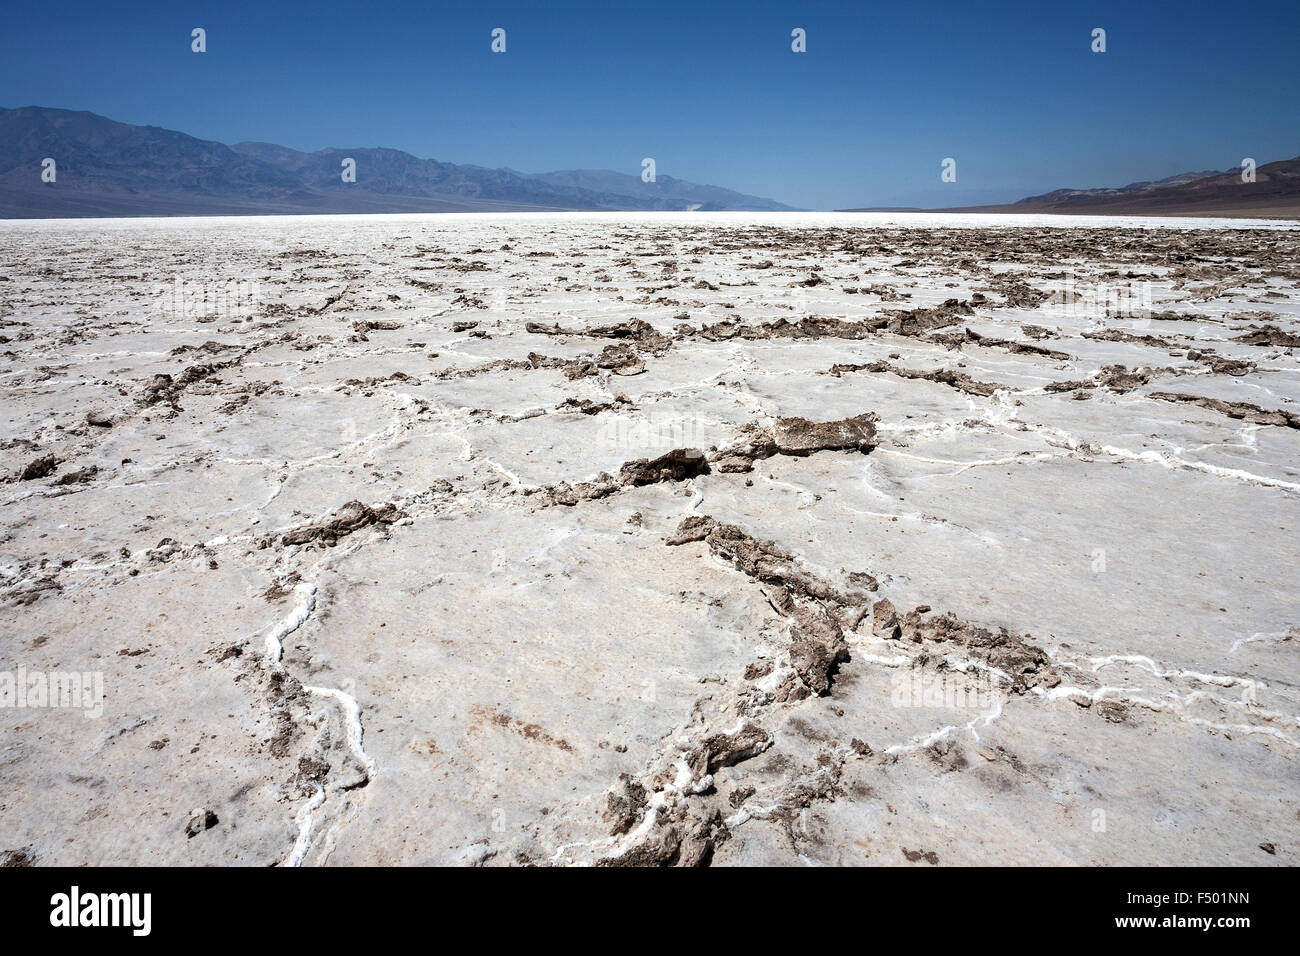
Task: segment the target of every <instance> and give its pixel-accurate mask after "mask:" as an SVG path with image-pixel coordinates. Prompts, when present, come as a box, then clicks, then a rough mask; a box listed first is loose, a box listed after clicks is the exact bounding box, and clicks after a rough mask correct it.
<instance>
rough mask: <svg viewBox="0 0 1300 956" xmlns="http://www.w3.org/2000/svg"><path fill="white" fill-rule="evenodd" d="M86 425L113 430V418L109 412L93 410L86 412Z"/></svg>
mask: <svg viewBox="0 0 1300 956" xmlns="http://www.w3.org/2000/svg"><path fill="white" fill-rule="evenodd" d="M86 424H87V425H93V426H94V427H95V428H112V427H113V418H112V416H111V415H109V414H108V413H107V412H101V411H99V410H98V409H92V410H91V411H89V412H86Z"/></svg>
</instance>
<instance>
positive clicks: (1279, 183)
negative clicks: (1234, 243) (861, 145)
mask: <svg viewBox="0 0 1300 956" xmlns="http://www.w3.org/2000/svg"><path fill="white" fill-rule="evenodd" d="M1254 172H1255V178H1254V181H1253V182H1245V181H1243V179H1242V169H1241V167H1240V166H1237V167H1234V168H1232V169H1227V170H1224V171H1222V172H1219V171H1217V170H1204V171H1201V172H1188V173H1179V174H1178V175H1176V176H1169V177H1167V178H1165V179H1160V180H1156V181H1154V182H1137V183H1129V184H1128V185H1127V186H1116V187H1110V188H1107V187H1102V188H1093V189H1055V190H1053V191H1051V192H1048V193H1043V194H1042V195H1039V196H1029V197H1027V198H1025V199H1022V200H1020V201H1019V202H1015V203H1010V204H1007V205H1002V206H969V207H966V208H964V209H962V210H960V211H962V212H1010V213H1067V214H1071V213H1074V214H1083V215H1093V216H1222V217H1228V218H1234V217H1251V218H1256V217H1258V218H1287V219H1297V218H1300V156H1297V157H1296V158H1294V159H1281V160H1278V161H1277V162H1272V163H1265V164H1264V165H1262V166H1258V167H1257V168H1256V169H1255V171H1254ZM944 211H954V212H955V211H957V210H944Z"/></svg>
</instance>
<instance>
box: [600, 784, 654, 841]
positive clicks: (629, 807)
mask: <svg viewBox="0 0 1300 956" xmlns="http://www.w3.org/2000/svg"><path fill="white" fill-rule="evenodd" d="M648 799H649V795H648V794H647V793H646V789H645V787H643V786H642V785H641V784H639V783H637V782H636V781H635V780H633V779H632V778H631V777H630V776H629V775H628V774H623V775H622V776H620V777H619V783H618V789H617V790H615V791H613V792H611V793H609V794H608V795H607V796H606V797H605V819H607V820H610V821H611V822H612V827H611V829H610V833H612V834H614V835H615V836H620V835H622V834H624V833H627V832H628V831H629V830H631V829H632V828H633V827H634V826H636V824H637V822H638V821H639V820H640V819H641V817H642V815H643V814H644V813H645V807H646V802H647V801H648Z"/></svg>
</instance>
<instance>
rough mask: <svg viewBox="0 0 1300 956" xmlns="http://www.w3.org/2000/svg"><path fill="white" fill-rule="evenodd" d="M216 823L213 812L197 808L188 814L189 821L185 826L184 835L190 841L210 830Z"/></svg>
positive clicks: (215, 816)
mask: <svg viewBox="0 0 1300 956" xmlns="http://www.w3.org/2000/svg"><path fill="white" fill-rule="evenodd" d="M217 823H218V820H217V815H216V814H215V813H214V812H212V811H211V810H209V809H207V808H206V807H199V808H198V809H197V810H195V811H194V812H193V813H191V814H190V818H189V821H188V822H187V823H186V824H185V835H186V836H187V837H189V838H190V839H191V840H192V839H194V838H195V837H196V836H198V835H199V834H200V833H202V832H203V831H204V830H211V829H212V828H213V827H215V826H216V825H217Z"/></svg>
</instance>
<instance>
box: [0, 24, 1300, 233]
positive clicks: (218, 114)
mask: <svg viewBox="0 0 1300 956" xmlns="http://www.w3.org/2000/svg"><path fill="white" fill-rule="evenodd" d="M193 27H203V28H204V29H205V30H206V31H207V40H208V52H206V53H204V54H195V53H192V52H191V51H190V30H191V29H192V28H193ZM494 27H502V28H504V29H505V30H506V31H507V52H506V53H505V54H493V53H491V51H490V44H491V36H490V34H491V31H492V29H493V28H494ZM795 27H801V28H803V29H804V30H806V31H807V47H808V49H807V52H806V53H802V54H796V53H793V52H791V49H790V42H791V41H790V31H791V30H792V29H793V28H795ZM1094 27H1103V28H1104V29H1106V31H1107V52H1105V53H1104V54H1094V53H1092V52H1091V50H1090V48H1089V47H1090V43H1091V31H1092V29H1093V28H1094ZM1297 49H1300V2H1297V0H1259V2H1252V3H1247V4H1233V3H1228V2H1225V0H1217V2H1200V0H1188V2H1171V0H1166V2H1161V3H1155V2H1142V0H1131V2H1071V0H1061V2H1057V0H1040V2H1031V0H1026V2H987V3H979V2H978V0H967V2H952V3H949V2H938V0H926V2H910V0H892V2H877V0H860V2H844V3H832V2H808V3H801V2H794V0H785V2H780V0H772V2H767V0H749V2H743V3H732V2H714V3H710V2H707V0H697V2H695V3H678V2H671V0H658V2H646V3H635V2H622V0H605V2H598V3H596V2H593V3H577V2H563V0H528V2H515V3H492V2H438V0H424V2H421V3H387V4H385V3H382V2H374V3H369V4H367V3H361V2H352V3H335V2H330V0H324V2H316V3H312V4H309V5H308V4H303V5H297V4H287V3H284V4H281V3H276V2H275V0H260V2H255V3H243V2H221V3H189V2H186V0H172V2H161V3H153V2H136V3H116V2H108V0H96V2H78V0H69V2H63V3H57V4H54V3H32V4H23V5H21V7H16V8H14V9H13V10H11V12H10V13H9V15H8V16H7V17H6V19H5V26H4V31H3V34H0V105H3V106H9V107H14V106H32V105H37V106H57V107H65V108H69V109H86V110H91V111H92V112H96V113H100V114H103V115H105V116H108V117H111V118H112V119H117V120H121V121H123V122H128V123H140V124H152V125H156V126H164V127H168V128H172V129H178V130H182V131H184V132H187V133H190V134H192V135H195V136H199V137H202V138H205V139H215V140H220V141H222V142H227V143H233V142H238V141H240V140H265V141H269V142H274V143H280V144H283V145H286V146H292V147H295V148H298V149H306V150H312V149H319V148H322V147H326V146H337V147H343V148H346V147H350V146H392V147H396V148H399V149H404V150H407V151H408V152H411V153H415V154H416V155H419V156H426V157H433V158H436V159H440V160H446V161H450V162H460V163H475V164H478V165H483V166H508V167H511V168H513V169H518V170H523V171H526V172H542V171H546V170H552V169H572V168H606V169H616V170H620V171H624V172H628V173H632V174H639V173H640V170H641V159H642V157H645V156H652V157H654V158H655V161H656V164H657V168H658V172H659V174H660V175H665V174H667V175H673V176H677V177H679V178H682V179H689V180H693V181H696V182H707V183H713V184H716V185H720V186H727V187H729V188H733V189H739V190H741V191H743V192H748V193H753V194H757V195H763V196H770V197H772V198H775V199H779V200H782V201H784V202H787V203H790V204H792V205H796V206H800V207H804V208H843V207H849V206H864V205H921V206H935V205H968V204H973V203H982V202H1000V201H1007V200H1012V199H1017V198H1020V197H1022V196H1024V195H1028V194H1031V193H1036V192H1043V191H1046V190H1048V189H1052V188H1056V187H1058V186H1090V185H1121V184H1123V183H1126V182H1130V181H1133V180H1138V179H1152V178H1160V177H1162V176H1166V175H1170V174H1173V173H1176V172H1182V171H1184V170H1188V169H1226V168H1228V167H1230V166H1235V165H1237V164H1238V163H1240V161H1241V159H1242V158H1243V157H1245V156H1251V157H1253V158H1255V159H1256V160H1258V161H1259V162H1260V163H1264V162H1268V161H1271V160H1275V159H1283V158H1290V157H1292V156H1296V155H1300V71H1298V70H1297V69H1296V57H1297ZM945 157H953V158H955V159H956V160H957V182H956V183H941V182H940V179H939V174H940V162H941V161H942V159H943V158H945Z"/></svg>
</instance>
